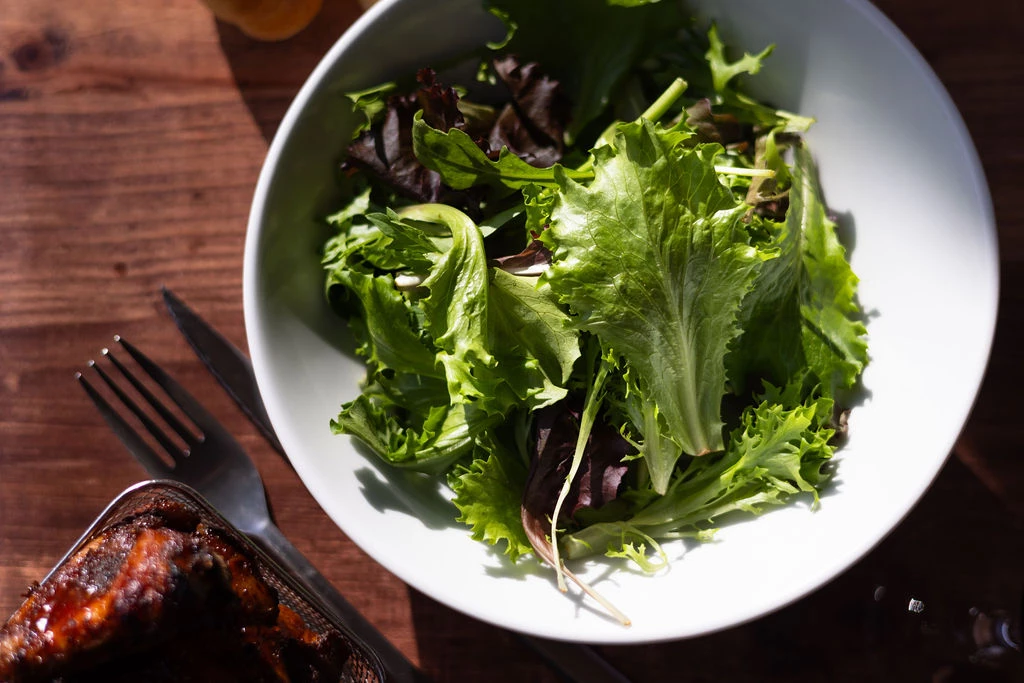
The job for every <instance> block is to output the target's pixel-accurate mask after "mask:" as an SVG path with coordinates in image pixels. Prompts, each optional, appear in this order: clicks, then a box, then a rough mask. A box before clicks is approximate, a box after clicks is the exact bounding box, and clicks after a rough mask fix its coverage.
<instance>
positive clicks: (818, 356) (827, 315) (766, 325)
mask: <svg viewBox="0 0 1024 683" xmlns="http://www.w3.org/2000/svg"><path fill="white" fill-rule="evenodd" d="M789 197H790V206H789V211H788V212H787V214H786V220H785V222H784V223H782V224H778V225H777V226H776V227H775V230H776V234H775V236H774V240H775V244H776V245H777V246H776V248H777V251H778V258H776V259H773V260H772V261H770V262H767V263H765V264H764V267H763V268H762V269H761V271H760V273H759V274H758V276H757V280H756V281H755V286H754V288H753V290H752V291H751V293H750V296H749V297H747V299H746V300H745V301H744V302H743V307H742V310H741V313H740V322H741V326H742V327H743V329H744V334H743V336H742V337H741V338H740V340H739V341H738V343H737V345H736V349H735V352H734V353H733V354H732V355H731V356H730V358H729V361H728V364H729V374H730V379H731V381H732V382H733V384H734V386H735V387H736V388H737V389H741V388H742V387H744V386H746V385H748V384H750V383H751V382H756V381H759V379H758V378H765V379H767V380H769V381H771V382H773V383H776V384H784V383H788V382H790V381H791V380H793V379H795V378H797V377H798V376H801V375H803V374H805V373H807V372H808V371H809V372H810V376H809V377H807V378H806V379H807V383H810V384H818V385H820V387H821V390H822V392H823V393H824V394H825V395H828V396H833V395H834V394H835V391H836V390H837V389H840V388H849V387H851V386H852V385H853V384H854V382H856V379H857V377H858V376H859V375H860V373H861V371H862V370H863V369H864V366H865V364H866V363H867V360H868V358H867V341H866V338H865V337H866V334H867V329H866V328H865V326H864V323H863V322H862V321H861V320H860V311H859V308H858V306H857V303H856V300H855V292H856V286H857V276H856V275H854V273H853V271H852V269H851V268H850V264H849V263H848V262H847V260H846V251H845V249H844V248H843V246H842V244H841V243H840V242H839V238H838V236H837V235H836V226H835V223H834V222H833V221H831V220H830V219H829V218H828V214H827V212H826V209H825V206H824V203H823V202H822V198H821V190H820V188H819V186H818V180H817V174H816V171H815V168H814V162H813V158H812V156H811V153H810V151H809V150H808V149H807V147H806V146H805V145H802V146H800V147H798V148H797V149H795V150H794V163H793V168H792V185H791V187H790V191H789Z"/></svg>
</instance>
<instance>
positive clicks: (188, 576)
mask: <svg viewBox="0 0 1024 683" xmlns="http://www.w3.org/2000/svg"><path fill="white" fill-rule="evenodd" d="M255 562H256V560H255V559H254V558H253V557H251V556H250V555H249V554H248V553H247V552H246V551H245V550H244V549H243V548H240V547H239V546H238V545H237V544H236V543H235V542H234V541H232V540H231V539H230V538H229V537H228V536H226V535H225V534H223V533H222V532H219V531H218V530H216V529H211V528H209V527H207V526H205V525H203V524H202V523H201V522H200V521H199V519H198V518H197V517H196V516H195V515H193V514H192V513H191V512H190V511H188V510H187V509H186V508H185V507H184V506H182V505H179V504H177V503H172V502H161V503H157V504H152V505H149V506H147V507H146V508H145V509H142V510H139V511H138V512H137V513H136V514H134V515H132V516H131V517H130V518H129V519H128V520H126V521H124V522H122V523H119V524H117V525H116V526H113V527H111V528H109V529H107V530H106V531H105V532H103V533H102V534H101V535H100V536H99V537H97V538H95V539H94V540H92V541H91V542H90V543H89V544H88V545H86V546H85V547H83V548H82V549H81V550H79V551H78V552H77V553H75V554H74V555H73V556H72V557H70V558H68V560H67V561H66V562H64V563H63V564H62V566H61V567H60V569H59V570H58V571H57V572H56V573H55V574H54V575H53V576H51V577H49V579H48V580H47V581H46V582H45V583H44V584H43V585H41V586H39V585H36V586H34V587H33V588H32V589H30V591H29V594H28V596H27V598H26V600H25V602H24V603H23V604H22V606H21V607H20V608H19V609H18V610H17V611H16V612H15V613H14V614H13V615H12V616H11V618H10V620H9V621H8V622H7V624H5V625H4V626H3V627H2V628H0V681H2V682H4V683H27V682H30V681H32V682H34V681H59V682H60V683H77V682H85V681H155V682H159V681H256V682H259V681H339V680H340V679H341V671H342V666H343V664H344V662H345V661H346V659H347V658H348V656H349V654H350V652H349V649H348V647H347V645H346V643H344V642H343V641H342V640H341V639H340V638H329V637H324V636H321V635H319V634H317V633H314V632H312V631H310V630H309V629H308V628H307V627H306V624H305V623H304V622H303V620H302V618H301V617H299V615H298V614H296V613H295V612H294V611H292V610H291V609H289V608H288V607H287V606H285V605H283V604H280V603H279V600H278V594H277V591H276V590H275V589H274V588H272V587H271V586H270V585H268V584H267V583H266V582H265V581H264V580H263V579H262V578H261V577H260V575H259V574H258V573H257V571H256V564H255Z"/></svg>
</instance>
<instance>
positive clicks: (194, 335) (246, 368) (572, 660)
mask: <svg viewBox="0 0 1024 683" xmlns="http://www.w3.org/2000/svg"><path fill="white" fill-rule="evenodd" d="M161 292H162V294H163V299H164V304H165V305H166V307H167V310H168V312H169V313H170V315H171V319H172V320H173V321H174V323H175V325H177V327H178V330H179V331H180V332H181V334H182V336H184V337H185V340H186V341H187V342H188V344H189V346H191V347H192V350H193V351H195V353H196V355H197V356H198V357H199V360H200V361H202V363H203V365H204V366H205V367H206V369H207V370H209V371H210V374H212V375H213V376H214V378H215V379H216V380H217V383H218V384H220V386H221V387H222V388H223V389H224V390H225V391H226V392H227V394H228V396H230V397H231V398H232V399H233V400H234V401H235V403H236V404H238V407H239V408H241V409H242V412H243V413H245V415H246V416H247V417H248V418H249V420H250V421H251V422H252V423H253V424H254V425H256V428H257V429H259V431H260V433H262V434H263V436H264V437H266V439H267V441H268V442H270V445H271V446H273V447H274V449H275V450H277V452H278V453H280V454H281V455H282V456H283V457H284V458H285V459H286V460H287V457H288V456H287V453H285V451H284V448H283V447H282V446H281V443H280V441H278V439H277V434H276V433H275V432H274V427H273V425H272V424H271V422H270V416H269V415H267V409H266V408H265V407H264V405H263V399H262V398H260V393H259V389H258V388H257V385H256V376H255V374H254V373H253V369H252V362H251V361H250V360H249V358H248V356H246V355H245V354H244V353H243V352H242V351H241V350H240V349H239V348H238V347H236V346H235V345H234V344H232V343H231V342H230V341H228V340H227V339H226V338H225V337H224V336H223V335H221V334H220V333H219V332H217V331H216V330H215V329H213V327H211V326H210V324H209V323H207V322H206V321H205V320H203V319H202V318H201V317H200V316H199V314H198V313H196V312H195V311H193V310H192V309H191V308H189V307H188V306H187V305H186V304H185V302H184V301H182V300H181V299H179V298H178V297H177V296H176V295H175V294H174V293H173V292H172V291H171V290H170V289H168V288H167V287H163V288H161ZM514 635H515V636H516V637H517V638H519V640H520V641H522V642H523V643H524V644H525V645H527V646H528V647H529V648H530V649H532V650H533V651H534V652H535V653H537V654H538V655H539V656H540V657H541V659H543V660H544V661H545V662H546V663H547V664H548V666H550V667H551V668H552V670H554V671H555V672H556V673H558V674H559V675H560V676H561V677H562V678H563V679H564V680H566V681H568V682H569V683H630V681H629V679H628V678H626V677H625V676H623V675H622V673H621V672H619V671H618V670H617V669H615V668H614V667H613V666H612V665H611V664H609V663H608V662H607V661H606V660H605V659H604V658H603V657H601V656H600V655H599V654H598V653H597V652H596V651H595V650H594V649H593V648H591V647H590V646H588V645H583V644H579V643H568V642H562V641H558V640H549V639H547V638H537V637H533V636H526V635H523V634H519V633H515V634H514Z"/></svg>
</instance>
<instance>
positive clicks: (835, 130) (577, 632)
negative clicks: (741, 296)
mask: <svg viewBox="0 0 1024 683" xmlns="http://www.w3.org/2000/svg"><path fill="white" fill-rule="evenodd" d="M695 5H696V6H697V7H699V8H700V9H701V11H702V12H705V13H706V14H708V15H710V16H713V17H714V18H715V19H716V21H717V22H718V25H719V29H720V33H721V34H722V35H723V37H724V38H725V39H726V42H727V43H728V44H730V45H732V46H734V47H739V48H743V49H746V50H749V51H756V50H760V49H761V48H762V47H763V46H764V45H766V44H768V43H775V44H776V45H777V49H776V51H775V53H774V54H773V55H772V56H771V58H770V59H769V61H768V62H767V65H766V67H765V69H764V70H763V71H762V72H761V74H759V75H758V76H757V77H756V78H750V79H748V80H747V83H748V84H750V85H751V86H752V87H753V89H754V90H755V91H756V93H758V94H760V95H762V96H768V97H770V98H771V100H772V101H773V102H775V103H777V104H779V105H780V106H783V107H785V108H787V109H790V110H795V111H798V112H801V113H805V114H809V115H813V116H815V117H816V118H817V120H818V123H817V124H816V125H815V126H814V127H813V129H812V131H811V133H810V134H809V135H808V140H809V144H810V145H811V149H812V150H813V152H814V153H815V155H816V157H817V159H818V162H819V164H820V168H821V176H822V183H823V187H824V190H825V193H826V197H827V200H828V202H829V204H830V206H831V208H832V209H833V210H834V211H836V212H838V213H839V214H841V215H843V216H844V218H843V224H844V226H845V227H846V230H845V231H844V234H845V237H846V242H847V245H848V247H849V249H850V256H851V261H852V265H853V268H854V270H855V271H856V272H857V273H858V275H859V276H860V277H861V287H860V300H861V303H862V306H863V309H864V311H865V312H866V314H867V316H868V318H869V319H868V330H869V335H870V347H869V350H870V354H871V363H870V365H869V366H868V368H867V370H866V371H865V373H864V375H863V386H864V399H863V401H862V402H861V403H860V404H859V405H858V406H857V407H856V408H855V409H854V411H853V413H852V415H851V417H850V424H849V428H850V439H849V442H848V443H847V445H846V446H845V447H844V448H843V449H842V450H841V451H840V454H839V457H838V459H837V460H838V478H837V480H836V483H835V485H834V487H832V489H831V490H830V492H829V493H828V495H826V496H825V497H824V498H823V500H822V504H821V507H820V509H819V510H817V511H811V510H809V509H808V507H807V506H806V505H791V506H788V507H786V508H783V509H779V510H777V511H773V512H770V513H768V514H765V515H763V516H761V517H758V518H752V519H750V520H749V521H746V522H742V523H738V524H733V525H730V526H728V527H727V528H725V529H723V530H722V531H721V532H720V533H719V535H718V536H717V538H716V541H715V542H714V543H710V544H705V545H701V546H697V547H689V548H684V546H683V545H682V544H681V543H676V544H669V546H668V547H667V550H668V552H669V554H670V556H671V557H672V567H671V569H670V571H668V572H667V573H664V574H662V575H657V576H653V577H650V576H645V575H642V574H639V573H636V572H634V571H631V570H630V569H628V568H626V567H625V566H624V565H620V564H618V563H617V562H612V561H606V560H594V561H590V562H589V563H586V564H585V565H584V569H583V572H582V573H583V574H584V575H585V576H586V577H588V578H589V579H591V580H592V581H593V582H594V583H595V584H596V585H597V587H598V589H599V590H600V592H601V593H602V594H603V595H605V596H606V597H607V598H609V599H610V600H611V601H612V602H613V603H614V604H616V605H617V606H618V607H619V608H621V609H622V610H623V611H624V612H626V614H628V615H629V616H630V617H631V618H632V621H633V625H632V627H630V628H624V627H622V626H620V625H618V624H617V623H616V622H614V621H612V620H610V619H609V618H606V617H605V616H604V615H603V613H602V612H600V610H595V609H594V608H592V607H591V603H589V602H588V601H586V600H579V599H575V598H572V597H570V598H566V597H564V596H562V595H560V594H559V593H558V592H557V590H556V588H555V586H554V581H553V577H552V573H551V572H550V571H547V570H546V569H541V568H540V567H539V566H538V565H537V564H535V563H532V562H526V563H522V562H521V563H520V564H519V565H518V566H514V567H513V566H509V565H508V564H507V562H506V561H505V560H504V559H503V558H502V557H501V556H500V555H499V554H496V553H495V552H493V551H492V550H491V549H489V548H488V547H487V546H485V545H483V544H481V543H479V542H476V541H473V540H471V539H470V537H469V532H468V530H467V529H466V528H464V527H462V526H461V525H459V524H458V523H456V522H454V521H453V518H454V516H455V511H454V508H452V507H451V506H450V504H449V503H448V502H447V500H446V499H445V498H444V495H443V491H442V489H441V488H440V487H439V486H438V485H436V484H434V483H433V482H430V481H425V480H423V479H422V478H421V477H418V476H416V475H411V474H408V473H403V472H399V471H395V470H392V469H389V468H388V467H387V466H385V465H383V464H380V463H378V462H377V461H376V459H375V458H373V457H372V456H367V455H364V454H363V453H362V452H361V451H357V450H356V449H355V448H354V447H353V444H352V443H351V441H350V440H349V439H348V438H347V437H340V436H333V435H332V434H331V432H330V429H329V426H328V423H329V421H330V420H331V418H333V417H334V416H335V414H336V413H337V410H338V407H339V405H340V404H341V403H342V402H343V401H345V400H348V399H350V398H352V397H354V396H355V395H356V394H357V392H358V387H357V382H358V380H359V379H360V378H361V377H362V375H363V369H362V366H361V364H360V363H359V362H357V361H354V360H353V359H352V358H351V357H350V356H348V355H346V353H345V352H344V349H345V348H346V346H347V344H348V343H349V342H348V341H347V340H348V334H347V332H346V329H345V324H344V323H343V322H342V321H341V320H340V319H339V318H338V317H337V316H336V315H334V314H333V313H332V312H331V311H330V309H329V308H328V307H327V305H326V304H325V301H324V297H323V295H322V290H323V285H322V276H321V271H320V267H319V261H318V250H319V248H320V246H321V245H322V243H323V240H324V237H325V236H326V231H325V229H324V226H323V222H322V217H323V216H324V215H326V214H327V213H328V212H330V211H331V209H332V208H334V207H335V206H336V201H337V200H338V197H337V196H336V189H335V186H334V179H335V169H336V164H337V161H338V159H339V156H340V154H341V152H342V150H343V149H344V148H345V146H346V143H347V140H348V136H349V130H350V126H351V125H352V124H353V121H354V119H353V117H352V116H351V115H349V114H347V113H346V111H345V109H346V106H345V102H344V99H343V98H342V97H341V93H342V92H344V91H347V90H352V89H358V88H362V87H365V86H369V85H372V84H375V83H377V82H379V81H382V80H384V79H387V78H389V77H393V76H395V75H398V74H402V73H408V72H409V71H410V70H413V69H416V68H418V67H420V66H423V65H425V64H426V63H427V62H428V61H432V58H437V57H439V56H442V55H451V54H455V53H459V52H461V51H462V50H463V49H464V48H467V47H469V46H475V45H478V44H480V43H481V42H482V41H483V40H484V39H485V38H487V37H494V36H495V35H497V33H495V31H494V29H495V25H494V24H493V23H492V21H491V19H492V18H491V17H489V16H487V15H485V14H483V13H482V12H481V11H480V10H479V9H476V7H477V2H476V0H451V1H446V2H417V1H416V0H393V1H389V0H385V1H384V2H382V3H381V4H378V5H376V6H374V7H373V8H372V9H370V10H369V11H368V12H367V13H366V14H365V15H364V16H363V17H361V18H360V19H359V21H357V22H356V23H355V25H353V26H352V28H351V29H349V31H348V32H346V33H345V35H344V36H342V37H341V39H340V40H339V41H338V43H337V44H336V45H335V46H334V47H333V48H332V49H331V51H330V52H329V53H328V54H327V56H326V57H325V58H324V59H323V61H322V62H321V63H320V65H319V66H318V67H317V68H316V70H315V71H314V72H313V74H312V75H311V76H310V78H309V80H308V81H307V83H306V84H305V85H304V87H303V88H302V90H301V91H300V92H299V94H298V96H297V97H296V99H295V102H294V103H293V104H292V106H291V108H290V109H289V110H288V113H287V115H286V116H285V118H284V121H283V122H282V123H281V127H280V129H279V131H278V133H277V136H276V137H275V138H274V141H273V144H272V145H271V148H270V152H269V154H268V156H267V160H266V163H265V166H264V168H263V172H262V174H261V175H260V179H259V184H258V186H257V189H256V195H255V200H254V203H253V207H252V214H251V216H250V220H249V228H248V237H247V243H246V251H245V277H244V281H245V317H246V331H247V333H248V339H249V346H250V350H251V353H252V359H253V364H254V367H255V370H256V375H257V378H258V381H259V386H260V391H261V393H262V394H263V398H264V400H265V402H266V406H267V411H268V412H269V414H270V417H271V419H272V420H273V423H274V427H275V429H276V430H277V433H278V435H279V437H280V439H281V442H282V444H283V445H284V447H285V449H286V450H287V451H288V454H289V457H290V458H291V461H292V462H293V463H294V465H295V469H296V471H297V472H298V474H299V476H300V477H301V478H302V480H303V482H304V483H305V485H306V486H307V487H308V488H309V490H310V492H311V493H312V495H313V496H314V497H315V498H316V500H317V501H318V502H319V504H320V505H321V506H322V507H323V508H324V510H326V512H327V514H328V515H330V517H331V518H332V519H333V520H334V521H335V522H336V523H337V524H338V525H339V526H340V527H341V528H342V530H343V531H344V532H345V533H346V534H347V535H348V536H349V537H351V538H352V539H353V540H354V541H355V542H356V543H358V544H359V545H360V546H361V547H362V548H363V549H364V550H365V551H366V552H367V553H369V555H371V556H372V557H373V558H375V559H376V560H377V561H378V562H380V564H382V565H383V566H384V567H385V568H387V569H388V570H390V571H391V572H393V573H394V574H396V575H397V576H398V577H400V578H401V579H403V580H404V581H406V582H407V583H409V584H410V585H411V586H413V587H415V588H416V589H417V590H420V591H422V592H423V593H426V594H427V595H429V596H431V597H433V598H435V599H437V600H439V601H440V602H442V603H445V604H447V605H449V606H451V607H453V608H455V609H457V610H461V611H463V612H465V613H467V614H470V615H472V616H474V617H477V618H480V619H482V620H484V621H488V622H491V623H494V624H498V625H501V626H504V627H508V628H511V629H515V630H518V631H522V632H528V633H532V634H536V635H540V636H546V637H551V638H558V639H564V640H578V641H587V642H593V643H639V642H651V641H659V640H667V639H675V638H683V637H687V636H694V635H697V634H702V633H707V632H710V631H713V630H716V629H721V628H725V627H729V626H732V625H735V624H738V623H740V622H743V621H746V620H749V619H753V618H755V617H758V616H760V615H762V614H765V613H767V612H769V611H771V610H774V609H776V608H779V607H781V606H783V605H785V604H787V603H789V602H790V601H793V600H796V599H798V598H800V597H801V596H803V595H805V594H807V593H808V592H810V591H812V590H814V589H815V588H817V587H819V586H821V585H822V584H824V583H825V582H827V581H828V580H829V579H830V578H832V577H834V576H835V575H837V574H838V573H840V572H842V571H843V570H844V569H846V568H847V567H849V566H850V565H851V564H852V563H854V562H855V561H856V560H857V559H858V558H860V557H861V556H862V555H864V554H865V553H866V552H868V551H869V550H870V549H871V548H872V547H873V546H874V545H875V544H876V543H878V541H880V540H881V539H882V538H883V537H884V536H885V535H886V534H887V533H888V532H889V531H890V530H891V529H892V528H893V527H894V526H896V525H897V524H898V523H899V522H900V520H901V519H902V518H903V516H904V515H905V514H906V513H907V512H908V510H909V509H910V508H911V507H912V506H913V505H914V503H915V502H916V501H917V499H918V498H919V497H920V496H921V494H922V493H923V492H924V491H925V489H926V488H927V487H928V485H929V484H930V483H931V481H932V479H933V477H934V476H935V474H936V473H937V472H938V470H939V469H940V467H941V466H942V464H943V463H944V461H945V459H946V457H947V455H948V454H949V452H950V450H951V449H952V446H953V444H954V441H955V439H956V437H957V435H958V433H959V431H960V429H961V427H962V425H963V423H964V421H965V420H966V418H967V415H968V413H969V411H970V408H971V405H972V403H973V401H974V397H975V395H976V392H977V390H978V387H979V384H980V381H981V378H982V374H983V372H984V369H985V365H986V362H987V359H988V353H989V348H990V344H991V340H992V335H993V328H994V324H995V318H996V305H997V283H998V272H997V271H998V258H997V246H996V234H995V227H994V223H993V217H992V208H991V205H990V199H989V195H988V191H987V187H986V184H985V180H984V178H983V175H982V170H981V167H980V164H979V162H978V159H977V156H976V153H975V150H974V148H973V146H972V143H971V141H970V139H969V136H968V134H967V132H966V129H965V127H964V125H963V123H962V121H961V119H960V117H959V115H958V114H957V112H956V110H955V108H954V106H953V105H952V103H951V102H950V99H949V97H948V96H947V94H946V92H945V91H944V90H943V88H942V86H941V85H940V83H939V81H938V80H937V78H936V77H935V75H934V74H933V73H932V71H931V70H930V69H929V68H928V66H927V65H926V64H925V62H924V60H923V59H922V58H921V56H920V55H919V54H918V53H917V52H916V51H915V50H914V48H913V47H912V46H911V45H910V44H909V43H908V41H907V40H906V39H905V38H904V37H903V35H902V34H900V32H899V31H898V30H897V29H896V28H895V27H894V26H893V25H892V24H891V23H889V21H888V20H887V19H885V17H883V16H882V14H881V13H880V12H879V11H878V10H876V9H875V8H874V7H873V6H871V5H870V4H868V3H867V2H865V1H863V0H777V1H776V2H772V3H765V2H763V1H762V0H701V1H699V2H696V3H695ZM794 17H796V18H797V19H796V20H794Z"/></svg>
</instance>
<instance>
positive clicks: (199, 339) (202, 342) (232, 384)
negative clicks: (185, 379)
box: [160, 287, 286, 456]
mask: <svg viewBox="0 0 1024 683" xmlns="http://www.w3.org/2000/svg"><path fill="white" fill-rule="evenodd" d="M160 291H161V293H162V294H163V298H164V305H166V306H167V310H168V312H170V314H171V319H172V320H173V321H174V324H175V325H177V326H178V329H179V330H180V331H181V334H182V336H184V337H185V341H187V342H188V343H189V346H191V347H192V350H193V351H195V353H196V355H197V356H199V360H201V361H202V362H203V365H204V366H205V367H206V369H207V370H209V371H210V373H211V374H212V375H213V376H214V377H215V378H216V379H217V383H218V384H220V385H221V387H223V389H224V390H225V391H226V392H228V395H229V396H230V397H231V398H232V399H234V401H235V403H236V404H238V407H239V408H241V409H242V412H244V413H245V414H246V416H248V418H249V420H250V421H251V422H252V423H253V424H254V425H256V428H257V429H259V430H260V432H261V433H262V434H263V436H264V438H266V440H267V441H268V442H269V443H270V445H271V446H273V447H274V450H276V451H277V452H278V453H280V454H281V455H283V456H284V455H286V454H285V452H284V447H283V446H281V442H280V441H278V440H277V434H276V433H275V432H274V428H273V426H271V424H270V416H269V415H267V409H266V407H265V406H264V405H263V399H262V398H261V397H260V392H259V389H258V388H257V386H256V375H255V373H254V372H253V369H252V361H250V360H249V357H248V356H246V355H245V354H244V353H242V351H241V349H239V348H238V347H237V346H235V345H234V344H232V343H231V342H230V341H228V340H227V339H225V338H224V337H223V336H222V335H221V334H220V333H219V332H217V330H215V329H213V328H212V327H211V326H210V325H209V324H208V323H207V322H206V321H205V320H203V319H202V318H200V317H199V316H198V315H197V314H196V313H195V311H193V310H192V309H191V308H189V307H188V306H186V305H185V303H184V302H183V301H182V300H181V299H179V298H178V297H177V296H176V295H175V294H174V292H172V291H171V290H169V289H167V288H166V287H162V288H161V290H160Z"/></svg>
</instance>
